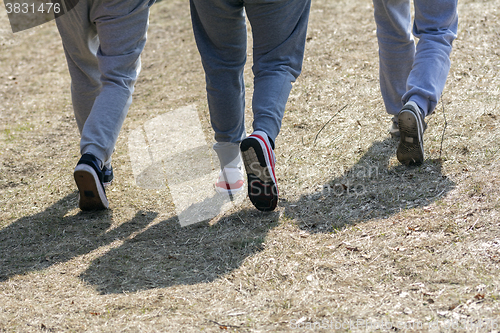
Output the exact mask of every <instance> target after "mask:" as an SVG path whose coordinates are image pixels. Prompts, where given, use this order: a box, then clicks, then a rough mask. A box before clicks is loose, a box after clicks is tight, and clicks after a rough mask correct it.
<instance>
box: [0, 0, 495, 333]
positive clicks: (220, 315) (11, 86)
mask: <svg viewBox="0 0 500 333" xmlns="http://www.w3.org/2000/svg"><path fill="white" fill-rule="evenodd" d="M499 7H500V1H499V0H482V1H473V0H464V1H460V2H459V14H460V23H459V33H458V38H457V40H456V41H455V43H454V51H453V54H452V68H451V71H450V75H449V79H448V82H447V86H446V89H445V91H444V93H443V97H442V101H441V102H440V104H439V106H438V108H437V109H436V112H435V113H434V115H432V116H431V117H429V118H428V124H429V128H428V130H427V131H426V133H425V142H424V145H425V152H426V160H425V163H424V164H423V165H422V166H420V167H414V168H407V167H404V166H402V165H401V164H399V162H398V161H397V160H396V158H395V149H396V145H397V143H396V141H394V140H393V139H391V138H390V136H389V134H388V127H389V124H390V117H389V116H388V115H387V114H386V113H385V110H384V107H383V103H382V98H381V96H380V92H379V86H378V53H377V51H378V48H377V41H376V36H375V24H374V20H373V7H372V5H371V2H370V1H361V0H350V1H347V0H338V1H331V0H315V1H314V2H313V6H312V11H311V16H310V25H309V31H308V38H307V46H306V55H305V61H304V69H303V72H302V75H301V76H300V77H299V79H298V80H297V82H296V83H295V84H294V88H293V90H292V93H291V96H290V99H289V103H288V105H287V111H286V114H285V118H284V120H283V127H282V131H281V133H280V136H279V137H278V139H277V142H276V144H277V149H276V155H277V159H278V161H277V170H276V173H277V176H278V178H279V186H280V194H281V199H280V202H279V205H278V209H277V210H276V211H275V212H273V213H261V212H259V211H257V210H256V209H254V208H253V206H252V205H251V203H250V202H249V201H248V200H245V201H243V203H241V204H239V205H238V206H237V207H233V208H232V209H230V210H229V211H226V212H225V213H224V214H221V215H220V216H218V217H216V218H214V219H211V220H207V221H203V222H201V223H198V224H193V225H190V226H187V227H181V226H180V224H179V219H178V217H177V214H176V212H175V206H174V203H173V198H172V194H171V193H170V191H169V188H168V187H165V188H159V189H146V188H143V187H140V186H138V185H137V183H136V180H135V178H134V173H133V166H132V164H131V157H130V154H129V148H128V147H129V146H128V139H129V135H130V133H132V131H133V130H134V129H136V128H138V127H140V126H142V125H143V124H144V123H146V122H148V121H151V120H152V119H155V117H158V116H161V115H163V114H165V113H168V112H171V111H174V110H178V109H179V108H183V107H186V106H191V107H194V108H195V109H196V110H197V112H198V116H199V121H200V123H201V124H202V130H203V135H204V137H205V140H206V142H207V143H211V142H213V132H212V130H211V128H210V123H209V118H208V108H207V104H206V93H205V88H204V74H203V70H202V67H201V63H200V58H199V55H198V53H197V50H196V46H195V43H194V39H193V37H192V31H191V25H190V17H189V5H188V2H187V1H181V0H163V1H161V2H159V3H157V4H155V5H154V6H153V7H152V11H151V18H150V29H149V32H148V38H149V39H148V43H147V46H146V49H145V51H144V53H143V59H142V60H143V67H142V72H141V76H140V79H139V81H138V82H137V85H136V91H135V93H134V102H133V104H132V107H131V109H130V112H129V116H128V118H127V120H126V122H125V124H124V127H123V130H122V133H121V135H120V138H119V141H118V144H117V147H116V152H115V154H114V157H113V167H114V169H115V182H114V184H113V185H112V186H111V187H110V188H109V189H108V192H107V193H108V198H109V200H110V208H111V209H109V210H107V211H105V212H94V213H82V212H81V211H79V209H78V208H77V204H78V202H77V191H76V186H75V184H74V180H73V175H72V173H73V168H74V166H75V164H76V162H77V161H78V158H79V145H78V143H79V140H78V137H79V135H78V131H77V127H76V123H75V121H74V118H73V114H72V106H71V99H70V90H69V85H70V80H69V75H68V73H67V66H66V62H65V58H64V54H63V49H62V46H61V42H60V39H59V36H58V33H57V30H56V28H55V25H54V22H49V23H47V24H44V25H42V26H39V27H36V28H33V29H30V30H27V31H23V32H19V33H16V34H12V32H11V31H10V26H9V22H8V19H7V15H6V13H5V11H3V10H0V85H1V86H2V88H1V89H0V332H38V331H42V332H45V331H49V332H197V331H205V332H224V331H234V332H292V331H299V332H309V331H315V332H332V331H339V332H344V331H350V332H368V331H369V332H371V331H403V332H407V331H408V332H410V331H411V332H413V331H415V332H498V331H499V330H500V328H499V327H500V326H499V325H500V278H499V276H500V201H499V195H500V176H499V175H500V166H499V160H500V112H499V111H498V104H499V94H500V76H498V72H499V70H500V57H499V52H500V41H499V39H498V37H499V34H500V28H499V26H498V22H499V21H500V9H498V8H499ZM249 43H251V40H249ZM248 52H249V63H251V48H249V51H248ZM245 79H246V87H247V105H249V106H250V105H251V92H252V87H253V86H252V76H251V67H250V65H248V66H247V67H246V72H245ZM247 115H248V117H247V129H250V128H251V118H252V116H251V110H250V108H249V107H247ZM208 146H209V144H207V147H208Z"/></svg>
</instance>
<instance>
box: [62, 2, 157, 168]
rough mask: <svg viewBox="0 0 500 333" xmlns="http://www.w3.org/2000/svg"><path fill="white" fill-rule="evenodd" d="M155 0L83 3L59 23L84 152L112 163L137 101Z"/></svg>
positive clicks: (104, 161) (82, 151)
mask: <svg viewBox="0 0 500 333" xmlns="http://www.w3.org/2000/svg"><path fill="white" fill-rule="evenodd" d="M153 3H154V0H126V1H124V0H80V1H79V2H78V4H77V5H76V7H75V8H74V9H73V10H71V11H69V12H68V13H66V14H64V15H63V16H61V17H59V18H57V19H56V23H57V28H58V29H59V34H60V35H61V39H62V43H63V47H64V52H65V54H66V59H67V62H68V69H69V73H70V76H71V98H72V101H73V109H74V112H75V118H76V122H77V124H78V129H79V130H80V134H81V141H80V152H81V153H82V154H85V153H91V154H93V155H94V156H96V157H97V158H99V159H100V160H101V161H102V162H103V163H104V164H108V163H109V162H110V160H111V154H112V153H113V150H114V148H115V144H116V141H117V139H118V134H119V132H120V129H121V127H122V125H123V122H124V120H125V117H126V115H127V112H128V109H129V106H130V104H131V102H132V93H133V90H134V84H135V82H136V80H137V76H138V75H139V71H140V68H141V61H140V55H141V52H142V50H143V49H144V45H145V44H146V32H147V29H148V20H149V7H150V6H151V5H152V4H153Z"/></svg>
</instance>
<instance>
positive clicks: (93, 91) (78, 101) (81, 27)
mask: <svg viewBox="0 0 500 333" xmlns="http://www.w3.org/2000/svg"><path fill="white" fill-rule="evenodd" d="M89 12H90V3H89V2H88V1H85V0H80V1H79V3H78V5H77V6H76V7H75V8H74V9H73V10H71V11H69V12H68V13H66V14H65V15H62V16H60V17H58V18H57V19H56V23H57V28H58V30H59V34H60V35H61V40H62V44H63V47H64V53H65V55H66V60H67V62H68V69H69V73H70V76H71V99H72V102H73V111H74V113H75V119H76V123H77V125H78V130H79V131H80V134H81V133H82V130H83V125H84V124H85V121H86V120H87V117H88V116H89V114H90V111H91V110H92V106H93V105H94V100H95V98H96V97H97V95H99V91H100V89H101V81H100V76H101V74H100V73H99V68H98V64H97V58H96V53H97V49H98V47H99V38H98V37H97V30H96V27H95V25H94V24H93V23H92V22H90V21H89V18H88V16H89Z"/></svg>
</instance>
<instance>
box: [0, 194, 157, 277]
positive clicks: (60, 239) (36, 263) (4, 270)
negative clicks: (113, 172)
mask: <svg viewBox="0 0 500 333" xmlns="http://www.w3.org/2000/svg"><path fill="white" fill-rule="evenodd" d="M76 196H77V192H73V193H71V194H69V195H67V196H66V197H64V198H62V199H60V200H59V201H57V202H55V203H54V204H53V205H51V206H50V207H49V208H47V209H46V210H44V211H42V212H40V213H37V214H34V215H30V216H25V217H22V218H20V219H18V220H17V221H15V222H13V223H11V224H9V225H8V226H6V227H5V228H2V229H0V282H1V281H6V280H8V279H9V278H11V277H13V276H15V275H20V274H21V275H22V274H26V273H29V272H32V271H39V270H43V269H46V268H48V267H50V266H52V265H54V264H57V263H61V262H67V261H69V260H71V259H72V258H75V257H77V256H80V255H82V254H87V253H90V252H91V251H93V250H95V249H98V248H99V247H101V246H104V245H107V244H110V243H112V242H114V241H115V240H117V239H125V238H127V237H129V236H130V235H131V234H132V233H134V232H136V231H139V230H141V229H142V228H144V227H146V226H147V225H148V224H149V223H150V222H151V221H152V220H154V218H155V217H156V215H157V213H154V212H144V211H138V212H137V213H136V214H135V216H134V217H133V218H132V219H131V220H130V221H128V222H125V223H123V224H121V225H120V226H118V227H116V228H114V229H111V230H109V228H110V227H111V224H112V222H111V217H112V211H111V210H106V211H100V212H91V213H83V212H80V213H77V214H76V215H72V216H71V215H68V213H69V212H70V211H71V210H72V209H73V208H74V207H75V204H76V202H77V200H76Z"/></svg>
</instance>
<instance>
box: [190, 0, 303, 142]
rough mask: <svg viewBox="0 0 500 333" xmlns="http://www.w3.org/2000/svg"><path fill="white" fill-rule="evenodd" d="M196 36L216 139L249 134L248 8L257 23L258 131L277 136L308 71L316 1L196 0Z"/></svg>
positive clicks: (233, 139) (254, 104)
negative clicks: (311, 15)
mask: <svg viewBox="0 0 500 333" xmlns="http://www.w3.org/2000/svg"><path fill="white" fill-rule="evenodd" d="M190 3H191V19H192V22H193V30H194V36H195V39H196V44H197V46H198V50H199V52H200V55H201V60H202V63H203V68H204V69H205V74H206V87H207V96H208V107H209V111H210V118H211V122H212V127H213V129H214V131H215V140H216V141H217V142H219V143H238V142H240V141H241V139H242V138H243V137H244V135H245V126H244V113H245V84H244V82H243V68H244V65H245V62H246V57H247V27H246V23H245V12H246V16H247V17H248V20H249V21H250V24H251V26H252V36H253V67H252V70H253V74H254V93H253V97H252V109H253V114H254V121H253V129H254V130H255V131H264V132H265V133H267V135H268V136H269V137H270V138H271V140H273V141H274V140H275V139H276V137H277V136H278V133H279V131H280V127H281V120H282V118H283V115H284V112H285V105H286V102H287V100H288V96H289V93H290V90H291V88H292V82H294V81H295V79H296V78H297V77H298V76H299V74H300V72H301V70H302V61H303V58H304V48H305V41H306V31H307V22H308V17H309V9H310V5H311V1H310V0H190Z"/></svg>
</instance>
